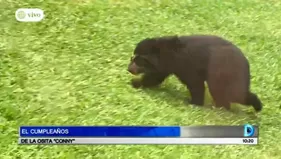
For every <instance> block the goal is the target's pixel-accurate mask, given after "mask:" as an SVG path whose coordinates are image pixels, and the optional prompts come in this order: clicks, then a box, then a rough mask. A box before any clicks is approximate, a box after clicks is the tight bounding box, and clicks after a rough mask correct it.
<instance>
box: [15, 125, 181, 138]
mask: <svg viewBox="0 0 281 159" xmlns="http://www.w3.org/2000/svg"><path fill="white" fill-rule="evenodd" d="M19 135H20V137H180V135H181V134H180V127H179V126H21V127H20V129H19Z"/></svg>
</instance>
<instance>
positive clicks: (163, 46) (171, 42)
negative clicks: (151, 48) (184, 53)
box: [156, 36, 180, 52]
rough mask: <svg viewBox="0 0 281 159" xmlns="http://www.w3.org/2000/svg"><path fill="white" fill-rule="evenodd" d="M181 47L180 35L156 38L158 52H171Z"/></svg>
mask: <svg viewBox="0 0 281 159" xmlns="http://www.w3.org/2000/svg"><path fill="white" fill-rule="evenodd" d="M179 47H180V40H179V38H178V36H166V37H162V38H159V39H157V40H156V48H158V52H170V51H174V50H176V49H178V48H179Z"/></svg>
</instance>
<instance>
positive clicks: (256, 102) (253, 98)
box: [246, 92, 262, 112]
mask: <svg viewBox="0 0 281 159" xmlns="http://www.w3.org/2000/svg"><path fill="white" fill-rule="evenodd" d="M246 104H247V105H252V106H253V107H254V109H255V110H256V111H257V112H260V111H261V110H262V103H261V101H260V99H259V97H258V96H257V95H256V94H255V93H252V92H249V94H248V96H247V99H246Z"/></svg>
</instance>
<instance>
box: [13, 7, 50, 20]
mask: <svg viewBox="0 0 281 159" xmlns="http://www.w3.org/2000/svg"><path fill="white" fill-rule="evenodd" d="M15 16H16V19H17V21H20V22H39V21H41V20H42V19H43V18H44V11H43V10H41V9H37V8H20V9H18V10H17V11H16V14H15Z"/></svg>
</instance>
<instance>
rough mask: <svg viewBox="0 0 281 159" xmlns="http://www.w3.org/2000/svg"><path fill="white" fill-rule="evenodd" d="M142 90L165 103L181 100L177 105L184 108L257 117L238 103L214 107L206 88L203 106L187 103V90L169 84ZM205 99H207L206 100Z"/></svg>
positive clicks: (188, 99) (188, 95) (188, 96)
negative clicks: (225, 106) (226, 107)
mask: <svg viewBox="0 0 281 159" xmlns="http://www.w3.org/2000/svg"><path fill="white" fill-rule="evenodd" d="M141 90H142V91H143V92H145V93H146V94H148V95H149V96H151V97H153V98H158V99H160V100H165V101H166V102H167V103H169V104H171V105H173V104H174V102H179V101H182V102H181V103H182V104H179V105H178V104H177V106H181V107H182V106H183V107H186V109H190V108H192V107H196V108H200V109H209V110H210V111H228V112H230V113H233V114H235V115H238V116H240V117H244V118H245V117H246V118H250V119H252V120H253V119H254V120H255V119H258V116H257V113H255V112H254V111H253V110H251V111H245V110H244V109H241V108H243V107H245V106H240V105H239V104H232V105H231V109H230V110H226V109H224V108H216V107H214V103H213V102H210V101H212V100H210V97H208V95H206V94H207V92H208V91H209V90H208V88H206V91H205V102H204V103H205V104H204V106H195V105H192V104H190V103H189V101H190V99H191V96H190V94H189V92H188V90H187V89H186V90H182V89H180V90H179V89H177V88H172V86H170V85H161V86H158V87H154V88H142V89H141ZM206 100H208V101H207V102H206Z"/></svg>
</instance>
